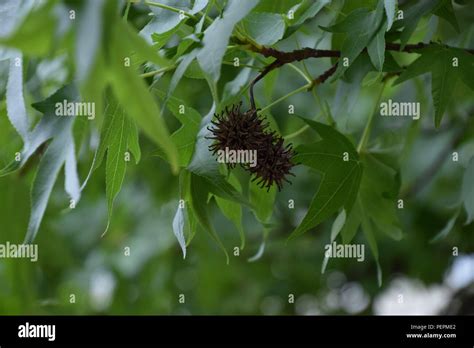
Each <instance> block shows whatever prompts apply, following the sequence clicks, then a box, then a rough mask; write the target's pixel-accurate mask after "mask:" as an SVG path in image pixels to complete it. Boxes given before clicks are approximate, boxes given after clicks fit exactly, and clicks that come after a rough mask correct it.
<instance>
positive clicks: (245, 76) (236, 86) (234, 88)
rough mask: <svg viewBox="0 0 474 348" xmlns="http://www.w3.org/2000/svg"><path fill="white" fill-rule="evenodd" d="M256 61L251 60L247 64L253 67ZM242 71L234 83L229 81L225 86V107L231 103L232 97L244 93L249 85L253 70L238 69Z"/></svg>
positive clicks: (246, 68) (223, 98) (223, 97)
mask: <svg viewBox="0 0 474 348" xmlns="http://www.w3.org/2000/svg"><path fill="white" fill-rule="evenodd" d="M253 62H254V60H253V59H251V60H250V61H249V62H248V63H247V64H249V65H251V64H253ZM238 69H241V70H240V72H239V73H238V74H237V76H236V77H235V79H233V80H232V81H229V82H227V83H226V85H225V86H224V93H223V96H222V100H223V102H222V104H223V105H228V104H229V103H230V100H231V99H232V97H234V96H236V95H239V94H240V93H242V92H243V91H242V89H243V87H244V86H245V85H246V84H247V82H248V80H249V77H250V73H251V72H252V69H251V68H249V67H243V68H238Z"/></svg>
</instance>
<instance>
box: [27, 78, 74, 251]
mask: <svg viewBox="0 0 474 348" xmlns="http://www.w3.org/2000/svg"><path fill="white" fill-rule="evenodd" d="M64 99H67V100H68V102H74V101H75V100H77V99H78V95H77V91H76V89H75V88H73V87H72V86H66V87H63V88H61V89H59V90H58V91H56V93H54V94H53V95H52V96H50V97H48V98H47V99H46V100H44V101H42V102H40V103H37V104H34V105H33V106H34V107H35V108H37V109H38V110H39V111H41V112H44V115H43V118H42V119H41V121H40V123H39V124H38V126H36V128H35V130H34V131H33V132H32V134H31V136H30V139H32V141H31V144H32V145H29V148H25V149H24V153H25V157H26V158H27V157H29V155H31V153H32V149H33V148H37V147H38V146H39V145H40V144H41V143H43V142H44V141H46V140H47V139H48V138H50V137H53V140H52V141H51V143H50V144H49V145H48V148H47V150H46V152H45V153H44V155H43V157H42V158H41V161H40V163H39V166H38V170H37V172H36V176H35V179H34V181H33V185H32V188H31V214H30V221H29V223H28V230H27V233H26V237H25V243H32V242H33V240H34V239H35V237H36V234H37V233H38V230H39V227H40V224H41V220H42V219H43V215H44V212H45V210H46V206H47V204H48V200H49V196H50V195H51V191H52V190H53V186H54V183H55V182H56V179H57V177H58V174H59V171H60V169H61V167H62V166H63V164H64V163H65V161H66V158H67V157H68V153H70V151H71V147H72V149H74V139H73V136H72V126H73V123H74V118H73V117H58V116H56V115H55V104H56V102H62V101H63V100H64ZM48 119H49V120H54V121H49V122H48ZM43 120H46V121H43ZM35 132H37V133H36V134H35ZM38 133H40V134H41V135H40V134H38ZM38 143H40V144H39V145H37V144H38ZM23 163H24V162H23ZM70 165H71V164H70ZM73 165H74V163H73ZM70 170H74V168H69V171H70ZM70 187H71V186H70V185H67V188H70ZM75 198H76V199H78V197H75Z"/></svg>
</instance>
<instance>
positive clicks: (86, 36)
mask: <svg viewBox="0 0 474 348" xmlns="http://www.w3.org/2000/svg"><path fill="white" fill-rule="evenodd" d="M103 8H104V1H100V0H99V1H97V0H87V1H85V2H84V4H83V8H82V10H81V12H80V14H79V16H78V17H79V19H78V20H79V24H78V27H77V33H76V36H77V38H76V40H75V43H76V47H75V52H74V53H75V62H76V79H78V80H79V79H86V78H87V77H88V76H89V73H90V71H91V68H92V66H93V63H94V61H95V58H96V54H97V52H98V51H99V49H100V46H101V41H102V40H101V38H102V19H103V18H102V10H103Z"/></svg>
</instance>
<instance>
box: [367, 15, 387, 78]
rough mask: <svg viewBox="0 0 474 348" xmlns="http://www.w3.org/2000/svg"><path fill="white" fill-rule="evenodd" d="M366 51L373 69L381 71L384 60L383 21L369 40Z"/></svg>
mask: <svg viewBox="0 0 474 348" xmlns="http://www.w3.org/2000/svg"><path fill="white" fill-rule="evenodd" d="M367 52H368V53H369V57H370V61H371V62H372V64H373V65H374V67H375V69H377V70H378V71H382V69H383V65H384V60H385V22H384V25H382V26H381V27H380V29H379V31H378V32H377V34H376V35H375V37H374V38H373V40H372V41H371V42H370V44H369V46H368V47H367Z"/></svg>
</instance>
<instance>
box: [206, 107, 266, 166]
mask: <svg viewBox="0 0 474 348" xmlns="http://www.w3.org/2000/svg"><path fill="white" fill-rule="evenodd" d="M241 106H242V103H239V104H238V105H233V106H232V107H231V108H230V109H229V108H228V107H226V108H225V110H224V111H223V112H222V113H221V114H220V115H219V114H216V115H215V116H216V120H215V121H211V123H212V126H211V127H208V130H210V131H211V133H212V135H213V136H210V137H207V139H213V140H215V142H214V143H213V144H212V145H211V146H209V150H210V151H212V153H213V154H214V155H215V154H216V153H217V152H218V151H219V150H223V151H225V149H226V148H228V149H229V150H256V149H257V148H258V147H259V145H260V142H261V138H262V136H263V135H264V134H265V129H266V128H267V127H268V124H267V123H265V122H264V120H263V119H261V118H260V117H258V115H257V112H256V111H255V110H249V111H247V112H241V110H240V108H241ZM227 166H228V167H230V168H234V167H235V163H227Z"/></svg>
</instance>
